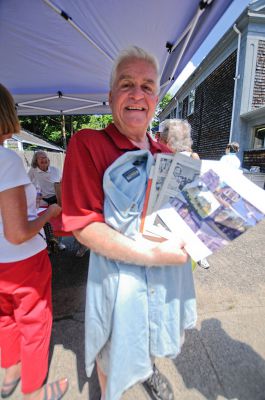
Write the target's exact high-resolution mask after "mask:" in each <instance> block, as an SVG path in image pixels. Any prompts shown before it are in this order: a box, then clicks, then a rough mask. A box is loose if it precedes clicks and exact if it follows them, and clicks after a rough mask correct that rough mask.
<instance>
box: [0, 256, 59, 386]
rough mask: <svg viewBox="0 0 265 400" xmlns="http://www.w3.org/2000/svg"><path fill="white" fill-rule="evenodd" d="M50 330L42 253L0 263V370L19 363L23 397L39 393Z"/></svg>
mask: <svg viewBox="0 0 265 400" xmlns="http://www.w3.org/2000/svg"><path fill="white" fill-rule="evenodd" d="M51 327H52V303H51V263H50V260H49V257H48V253H47V251H46V250H43V251H41V252H40V253H38V254H36V255H35V256H32V257H30V258H27V259H26V260H22V261H17V262H12V263H0V348H1V366H2V367H3V368H8V367H10V366H11V365H15V364H17V363H18V362H20V361H21V368H22V369H21V384H22V392H23V393H31V392H33V391H35V390H37V389H39V388H40V387H41V386H42V384H43V382H44V380H45V378H46V375H47V372H48V353H49V344H50V337H51Z"/></svg>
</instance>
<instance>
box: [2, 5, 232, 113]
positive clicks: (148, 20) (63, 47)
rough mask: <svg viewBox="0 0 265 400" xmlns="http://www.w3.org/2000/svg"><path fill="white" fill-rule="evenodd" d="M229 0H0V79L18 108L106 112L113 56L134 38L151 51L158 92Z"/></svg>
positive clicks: (166, 86)
mask: <svg viewBox="0 0 265 400" xmlns="http://www.w3.org/2000/svg"><path fill="white" fill-rule="evenodd" d="M232 1H233V0H201V1H200V0H163V1H162V0H144V1H143V0H134V1H131V0H51V1H50V0H8V1H1V2H0V54H1V62H0V77H1V78H0V81H1V83H3V84H4V85H5V86H6V87H7V88H8V89H9V90H10V91H11V93H12V94H13V96H14V98H15V101H16V103H17V108H18V113H19V115H51V114H104V113H108V112H109V107H108V91H109V76H110V71H111V68H112V64H113V60H114V59H115V58H116V56H117V54H118V53H119V52H120V50H122V49H124V48H126V47H127V46H129V45H138V46H140V47H143V48H144V49H146V50H148V51H150V52H151V53H153V54H154V55H155V56H156V57H157V58H158V61H159V63H160V66H161V91H160V97H162V96H163V95H164V94H165V93H166V92H167V91H168V89H169V88H170V86H171V85H172V84H173V83H174V79H176V77H177V76H178V75H179V74H180V72H181V71H182V70H183V68H184V67H185V65H186V64H187V63H188V61H190V59H191V57H192V55H193V54H194V53H195V51H196V50H197V49H198V47H199V46H200V44H201V43H202V42H203V40H204V39H205V38H206V36H207V35H208V33H209V32H210V31H211V29H212V28H213V26H214V25H215V24H216V22H217V21H218V20H219V18H220V17H221V16H222V14H223V13H224V11H225V10H226V9H227V7H228V6H229V5H230V3H232Z"/></svg>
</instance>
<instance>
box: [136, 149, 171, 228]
mask: <svg viewBox="0 0 265 400" xmlns="http://www.w3.org/2000/svg"><path fill="white" fill-rule="evenodd" d="M173 158H174V154H164V153H158V154H157V155H156V162H155V165H154V166H152V168H151V171H150V174H149V179H148V185H147V191H146V197H145V203H144V209H143V216H142V224H141V231H143V229H145V232H146V233H147V232H148V234H151V233H152V236H160V235H159V234H158V235H156V234H155V233H154V232H151V231H148V226H149V225H152V217H151V216H152V214H153V212H154V210H155V207H156V203H157V200H158V196H159V193H160V191H161V188H162V187H163V185H164V181H165V179H166V177H167V176H168V172H169V169H170V166H171V163H172V160H173ZM150 217H151V219H150Z"/></svg>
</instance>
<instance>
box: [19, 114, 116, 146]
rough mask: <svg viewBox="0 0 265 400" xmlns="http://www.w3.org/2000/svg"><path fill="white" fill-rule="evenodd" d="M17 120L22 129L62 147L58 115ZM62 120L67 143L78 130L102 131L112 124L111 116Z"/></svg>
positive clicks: (60, 124)
mask: <svg viewBox="0 0 265 400" xmlns="http://www.w3.org/2000/svg"><path fill="white" fill-rule="evenodd" d="M19 119H20V123H21V126H22V129H26V130H28V131H30V132H32V133H34V134H35V135H38V136H40V137H41V138H43V139H45V140H48V141H50V142H53V143H55V144H56V145H58V146H63V133H62V117H61V116H60V115H53V116H50V115H49V116H46V115H42V116H27V117H20V118H19ZM64 119H65V132H66V140H67V141H68V140H69V138H70V137H71V135H72V134H73V133H74V132H76V131H78V130H79V129H83V128H91V129H102V128H105V127H106V126H107V125H108V124H109V123H110V122H112V116H111V115H65V117H64Z"/></svg>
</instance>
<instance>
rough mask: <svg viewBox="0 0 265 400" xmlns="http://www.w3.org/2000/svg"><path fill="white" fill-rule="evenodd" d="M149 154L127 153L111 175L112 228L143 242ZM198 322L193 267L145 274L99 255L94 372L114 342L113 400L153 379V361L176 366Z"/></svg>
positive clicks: (93, 304)
mask: <svg viewBox="0 0 265 400" xmlns="http://www.w3.org/2000/svg"><path fill="white" fill-rule="evenodd" d="M153 163H154V158H153V156H152V154H151V153H150V152H149V151H147V150H137V151H131V152H126V153H125V154H123V155H122V156H121V157H119V158H118V159H117V160H116V161H115V162H114V163H113V164H111V166H110V167H109V168H108V169H107V170H106V171H105V174H104V179H103V189H104V194H105V200H104V216H105V221H106V223H107V224H109V225H110V226H111V227H113V228H114V229H115V230H117V231H119V232H121V233H123V234H124V235H126V236H129V237H130V238H132V239H135V238H136V236H137V234H138V233H139V227H140V221H141V213H142V209H143V203H144V197H145V192H146V187H147V181H148V176H149V172H150V168H151V166H152V165H153ZM196 319H197V313H196V299H195V291H194V283H193V276H192V269H191V263H190V261H188V262H187V263H186V264H184V265H181V266H163V267H153V268H152V267H139V266H136V265H134V264H125V263H122V262H118V261H113V260H110V259H107V258H105V257H103V256H100V255H99V254H95V253H93V252H91V254H90V262H89V274H88V284H87V298H86V321H85V329H86V340H85V343H86V371H87V374H88V376H90V375H91V373H92V370H93V366H94V362H95V359H96V356H97V355H98V353H99V352H100V350H101V349H102V348H103V347H104V345H105V344H106V343H107V341H108V340H110V354H109V371H108V380H107V390H106V400H118V399H120V397H121V395H122V393H123V392H124V391H125V390H126V389H127V388H129V387H131V386H132V385H133V384H135V383H136V382H139V381H143V380H145V379H147V378H148V377H149V376H150V375H151V374H152V359H151V357H170V358H175V357H176V356H177V355H178V353H179V352H180V349H181V345H182V341H183V336H184V330H185V329H189V328H193V327H194V326H195V323H196Z"/></svg>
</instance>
